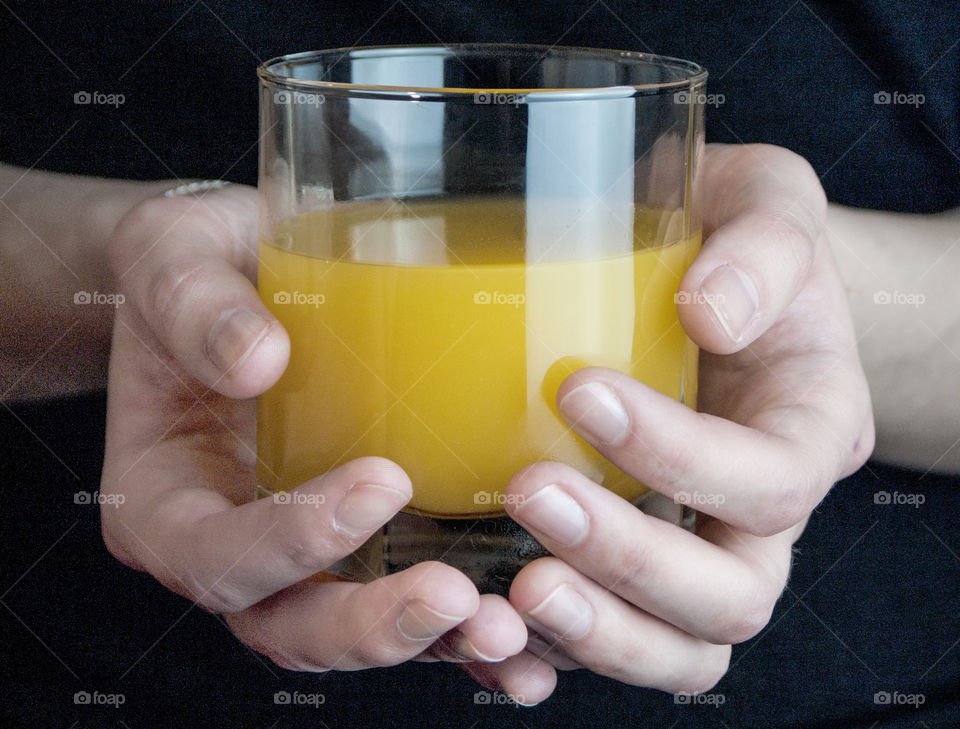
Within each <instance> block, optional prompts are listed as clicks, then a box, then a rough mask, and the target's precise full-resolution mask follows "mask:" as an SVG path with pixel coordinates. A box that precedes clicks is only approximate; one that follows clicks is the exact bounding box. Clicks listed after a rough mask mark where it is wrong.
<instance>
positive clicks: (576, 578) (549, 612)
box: [510, 557, 730, 693]
mask: <svg viewBox="0 0 960 729" xmlns="http://www.w3.org/2000/svg"><path fill="white" fill-rule="evenodd" d="M510 603H511V604H512V605H513V606H514V607H515V608H516V609H517V611H518V612H519V613H520V614H521V615H522V616H524V619H525V620H526V621H527V624H528V625H529V626H530V627H531V628H532V629H533V630H534V631H536V632H537V633H538V634H539V635H540V636H542V637H543V638H544V639H545V640H546V641H547V642H549V643H550V644H551V645H553V646H554V649H555V650H561V651H562V652H563V653H564V654H566V655H567V656H569V657H570V658H572V659H573V660H574V661H576V662H577V663H579V664H581V665H583V666H585V667H587V668H589V669H590V670H592V671H594V672H595V673H599V674H601V675H604V676H609V677H611V678H615V679H617V680H619V681H623V682H624V683H629V684H634V685H638V686H648V687H650V688H656V689H660V690H661V691H669V692H671V693H680V692H683V693H698V692H701V691H706V690H708V689H709V688H711V687H712V686H713V685H714V684H716V682H717V681H719V680H720V678H721V677H722V676H723V674H724V673H725V672H726V669H727V666H728V665H729V661H730V646H726V645H713V644H711V643H707V642H705V641H702V640H699V639H698V638H695V637H693V636H692V635H689V634H687V633H685V632H683V631H682V630H680V629H679V628H677V627H675V626H673V625H670V624H668V623H666V622H664V621H662V620H660V619H659V618H656V617H654V616H652V615H649V614H647V613H645V612H643V611H641V610H638V609H637V608H635V607H633V606H632V605H629V604H628V603H627V602H625V601H624V600H623V599H621V598H620V597H618V596H617V595H614V594H613V593H611V592H609V591H607V590H606V589H604V588H602V587H601V586H599V585H597V584H596V583H595V582H592V581H591V580H589V579H587V578H586V577H584V576H583V575H581V574H580V573H578V572H577V571H576V570H575V569H574V568H572V567H570V566H569V565H567V564H565V563H564V562H561V561H560V560H558V559H554V558H552V557H544V558H542V559H538V560H536V561H535V562H531V563H530V564H529V565H527V566H526V567H524V568H523V569H522V570H521V571H520V573H519V574H518V575H517V576H516V578H514V581H513V583H512V585H511V587H510Z"/></svg>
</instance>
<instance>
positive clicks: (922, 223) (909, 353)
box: [827, 205, 960, 473]
mask: <svg viewBox="0 0 960 729" xmlns="http://www.w3.org/2000/svg"><path fill="white" fill-rule="evenodd" d="M827 227H828V230H829V232H828V239H829V241H830V245H831V248H832V250H833V252H834V255H835V256H836V258H837V262H838V264H839V266H840V271H841V275H842V276H843V279H844V282H845V284H846V287H847V292H848V296H849V300H850V305H851V308H852V311H853V317H854V323H855V325H856V329H857V336H858V340H859V341H858V347H859V351H860V357H861V359H862V362H863V367H864V370H865V371H866V374H867V379H868V380H869V382H870V390H871V395H872V397H873V408H874V412H875V414H876V422H877V446H876V450H875V456H876V457H877V458H879V459H881V460H885V461H891V462H894V463H899V464H903V465H907V466H913V467H916V468H921V469H924V470H926V469H934V470H937V471H946V472H953V473H960V442H958V440H960V401H958V393H960V296H958V293H957V290H958V286H960V281H958V277H960V244H958V240H960V210H952V211H949V212H946V213H940V214H936V215H904V214H897V213H889V212H880V211H873V210H859V209H855V208H846V207H842V206H839V205H830V209H829V212H828V214H827Z"/></svg>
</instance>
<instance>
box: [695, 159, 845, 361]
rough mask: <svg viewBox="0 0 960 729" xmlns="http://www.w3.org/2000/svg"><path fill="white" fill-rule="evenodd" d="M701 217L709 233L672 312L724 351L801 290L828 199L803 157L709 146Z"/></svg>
mask: <svg viewBox="0 0 960 729" xmlns="http://www.w3.org/2000/svg"><path fill="white" fill-rule="evenodd" d="M703 199H704V222H705V225H706V228H707V229H708V230H711V229H712V233H711V234H710V235H709V237H708V238H707V240H706V241H705V242H704V246H703V249H702V250H701V251H700V254H699V255H698V256H697V258H696V259H695V260H694V262H693V263H692V264H691V265H690V268H689V269H688V270H687V272H686V273H685V274H684V276H683V279H682V280H681V282H680V289H679V296H678V297H677V298H678V302H680V303H678V306H677V310H678V313H679V315H680V321H681V323H682V324H683V328H684V329H685V330H686V331H687V334H689V335H690V337H691V339H693V340H694V341H695V342H696V343H697V344H698V345H700V346H701V347H702V348H704V349H706V350H708V351H710V352H714V353H716V354H730V353H732V352H736V351H739V350H741V349H743V348H744V347H746V346H748V345H749V344H750V343H751V342H753V341H754V340H755V339H757V337H759V336H760V335H761V334H763V333H764V332H765V331H766V330H767V329H768V328H769V327H770V326H771V325H772V324H773V323H774V322H775V321H777V320H778V319H779V318H780V315H781V314H782V313H783V311H784V310H785V309H786V308H787V307H788V306H789V305H790V303H791V302H792V301H793V300H794V298H795V297H796V296H797V294H798V293H799V292H800V290H801V289H802V288H803V286H804V284H805V282H806V280H807V277H808V275H809V273H810V271H811V268H812V266H813V261H814V257H815V253H816V248H817V245H818V240H819V238H820V235H821V233H822V230H823V221H824V216H825V214H826V197H825V195H824V193H823V188H822V187H821V186H820V181H819V180H818V179H817V176H816V174H815V173H814V171H813V169H812V168H811V167H810V165H809V163H808V162H807V161H806V160H804V159H803V158H802V157H800V156H799V155H796V154H794V153H793V152H790V151H789V150H786V149H783V148H781V147H772V146H769V145H737V146H725V145H709V146H708V154H707V157H706V160H705V163H704V174H703Z"/></svg>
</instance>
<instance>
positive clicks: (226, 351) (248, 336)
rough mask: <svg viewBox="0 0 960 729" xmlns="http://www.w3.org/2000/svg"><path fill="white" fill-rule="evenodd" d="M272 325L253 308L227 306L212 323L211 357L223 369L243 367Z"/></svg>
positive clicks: (209, 341)
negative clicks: (231, 307)
mask: <svg viewBox="0 0 960 729" xmlns="http://www.w3.org/2000/svg"><path fill="white" fill-rule="evenodd" d="M269 328H270V324H269V322H267V321H266V320H265V319H263V318H262V317H260V316H257V315H256V314H254V313H253V312H252V311H250V310H249V309H227V310H226V311H224V312H223V313H222V314H220V316H219V317H218V318H217V320H216V321H215V322H214V323H213V326H212V327H210V334H209V335H208V336H207V357H208V358H209V359H210V361H211V362H213V363H214V364H215V365H216V366H217V368H218V369H219V370H220V371H221V372H227V371H228V370H231V369H235V368H237V367H240V366H241V365H242V364H243V363H244V361H245V360H246V359H247V357H249V356H250V353H251V352H252V351H253V348H254V347H256V346H257V343H258V342H259V341H260V340H261V339H263V337H264V335H265V334H266V333H267V330H268V329H269Z"/></svg>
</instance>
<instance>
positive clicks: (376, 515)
mask: <svg viewBox="0 0 960 729" xmlns="http://www.w3.org/2000/svg"><path fill="white" fill-rule="evenodd" d="M407 501H408V498H407V495H406V494H404V493H402V492H400V491H397V490H396V489H391V488H387V487H386V486H380V485H378V484H375V483H358V484H355V485H354V486H353V487H351V489H350V490H349V491H348V492H347V494H346V496H344V497H343V498H342V499H341V500H340V505H339V506H338V507H337V513H336V514H335V515H334V517H333V528H334V529H336V530H337V531H338V532H340V533H341V534H345V535H347V536H348V537H353V538H356V537H361V536H365V535H366V534H368V533H369V532H372V531H373V530H374V529H376V528H377V527H381V526H383V525H384V523H385V522H386V521H387V520H388V519H389V518H390V517H391V516H393V515H394V514H395V513H397V510H399V509H400V507H401V506H403V505H404V504H405V503H407Z"/></svg>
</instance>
